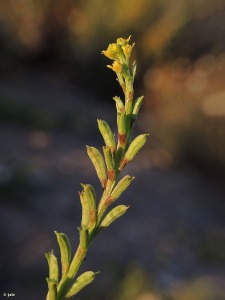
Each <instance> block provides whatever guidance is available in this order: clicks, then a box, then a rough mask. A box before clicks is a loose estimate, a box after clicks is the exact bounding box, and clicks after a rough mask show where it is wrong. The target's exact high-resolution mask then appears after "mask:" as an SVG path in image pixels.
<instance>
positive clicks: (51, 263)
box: [45, 250, 59, 283]
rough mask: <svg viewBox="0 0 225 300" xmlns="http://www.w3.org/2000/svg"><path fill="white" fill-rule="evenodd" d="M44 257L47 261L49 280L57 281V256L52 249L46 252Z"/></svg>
mask: <svg viewBox="0 0 225 300" xmlns="http://www.w3.org/2000/svg"><path fill="white" fill-rule="evenodd" d="M45 257H46V258H47V261H48V267H49V280H53V281H55V282H56V283H57V282H58V278H59V267H58V261H57V258H56V256H55V255H54V251H53V250H52V251H51V252H48V253H46V254H45Z"/></svg>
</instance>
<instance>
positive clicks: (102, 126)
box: [97, 120, 116, 149]
mask: <svg viewBox="0 0 225 300" xmlns="http://www.w3.org/2000/svg"><path fill="white" fill-rule="evenodd" d="M97 122H98V128H99V131H100V132H101V134H102V137H103V139H104V141H105V144H106V146H108V147H110V148H113V149H115V148H116V142H115V137H114V134H113V132H112V130H111V128H110V127H109V125H108V124H107V123H106V122H105V121H103V120H97Z"/></svg>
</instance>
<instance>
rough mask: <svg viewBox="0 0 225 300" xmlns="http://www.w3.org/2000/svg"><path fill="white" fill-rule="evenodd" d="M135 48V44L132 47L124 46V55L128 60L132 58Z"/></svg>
mask: <svg viewBox="0 0 225 300" xmlns="http://www.w3.org/2000/svg"><path fill="white" fill-rule="evenodd" d="M133 47H134V43H133V45H132V46H131V45H124V46H122V49H123V53H124V55H125V56H126V58H129V57H130V55H131V52H132V49H133Z"/></svg>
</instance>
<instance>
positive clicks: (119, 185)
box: [109, 175, 135, 204]
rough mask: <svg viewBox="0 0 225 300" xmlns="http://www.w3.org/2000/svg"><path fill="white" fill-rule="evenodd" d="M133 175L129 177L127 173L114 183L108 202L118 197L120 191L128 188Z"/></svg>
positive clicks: (120, 193)
mask: <svg viewBox="0 0 225 300" xmlns="http://www.w3.org/2000/svg"><path fill="white" fill-rule="evenodd" d="M134 178H135V177H131V176H129V175H126V176H124V177H123V178H122V179H121V180H120V181H119V182H118V183H117V185H116V187H115V188H114V190H113V191H112V193H111V195H110V196H109V197H110V203H109V204H111V203H112V202H114V201H115V200H116V199H118V198H119V197H120V196H121V195H122V193H123V192H124V191H125V190H126V189H127V188H128V186H129V185H130V184H131V181H132V180H134Z"/></svg>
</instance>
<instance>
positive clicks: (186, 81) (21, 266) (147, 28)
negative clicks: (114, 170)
mask: <svg viewBox="0 0 225 300" xmlns="http://www.w3.org/2000/svg"><path fill="white" fill-rule="evenodd" d="M130 34H131V35H132V41H135V43H136V48H135V58H136V60H137V62H138V73H137V80H136V85H135V91H136V95H137V96H139V95H141V94H144V95H145V102H144V104H143V108H142V111H141V115H140V118H139V120H138V122H137V127H136V131H135V134H138V133H142V132H150V138H149V142H148V144H147V145H146V147H145V149H144V150H143V151H142V153H141V154H140V155H139V156H138V157H137V159H136V160H135V162H134V163H133V164H132V165H130V166H128V167H127V173H128V174H130V175H136V180H135V182H134V184H133V185H132V186H131V187H130V189H129V191H127V193H126V194H125V195H124V196H123V197H122V199H121V200H120V203H127V204H130V205H131V206H132V207H131V209H130V210H129V212H128V213H127V215H125V216H124V217H123V218H122V219H121V220H118V221H117V222H116V223H115V224H113V225H112V227H111V228H110V229H109V230H108V231H107V232H106V231H105V232H103V233H102V234H101V235H100V236H99V237H98V238H97V239H96V240H95V242H94V243H93V245H92V247H91V249H90V252H89V254H88V256H87V259H86V261H85V263H84V265H83V267H82V270H94V271H95V270H96V271H97V270H101V274H100V275H99V277H98V278H97V279H96V280H95V282H94V283H93V284H92V285H90V286H89V287H88V288H86V289H85V290H84V291H82V292H81V293H80V294H79V295H78V296H77V299H87V298H92V299H93V300H94V299H98V300H101V299H102V300H104V299H109V300H110V299H111V300H224V299H225V288H224V280H225V218H224V215H225V205H224V203H225V184H224V178H225V3H224V1H223V0H179V1H178V0H169V1H163V0H138V1H137V0H129V1H128V0H117V1H107V0H105V1H104V0H94V1H91V0H82V1H81V0H39V1H34V0H16V1H15V0H7V1H3V0H1V1H0V199H1V203H0V206H1V210H0V223H1V227H0V228H1V229H0V237H1V247H0V249H1V250H0V251H1V255H0V299H4V297H3V293H5V292H7V293H15V294H16V299H18V300H24V299H32V300H40V299H45V295H46V291H47V286H46V281H45V278H46V277H47V275H48V274H47V272H48V270H47V262H46V260H45V257H44V253H45V252H47V251H49V250H51V249H52V248H54V249H55V252H56V253H57V254H58V249H57V243H56V238H55V236H54V234H53V230H57V231H61V232H66V233H67V234H68V235H69V237H70V238H71V241H72V243H73V248H74V250H75V248H76V245H77V243H78V233H77V230H76V228H77V227H78V226H79V223H80V213H81V209H80V203H79V199H78V196H77V191H78V190H79V189H80V182H85V183H91V184H93V185H94V186H95V187H96V189H97V191H98V193H99V194H100V188H99V183H98V182H97V180H96V176H95V172H94V169H93V167H92V165H91V163H90V162H89V160H88V158H87V155H86V153H85V145H86V144H88V145H93V146H97V147H101V145H102V140H101V136H100V134H99V133H98V130H97V126H96V119H97V118H102V119H105V120H106V121H108V122H109V123H110V125H111V126H112V127H113V128H114V129H115V128H116V124H115V109H114V103H113V102H114V101H112V97H113V96H115V95H121V91H120V89H119V87H118V86H117V83H116V81H115V76H114V74H113V72H111V70H109V69H107V68H106V67H105V65H106V64H108V63H109V61H108V60H107V59H106V58H105V57H103V55H101V50H103V49H106V47H107V45H108V43H110V42H113V41H114V40H115V39H116V38H118V37H128V36H129V35H130Z"/></svg>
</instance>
